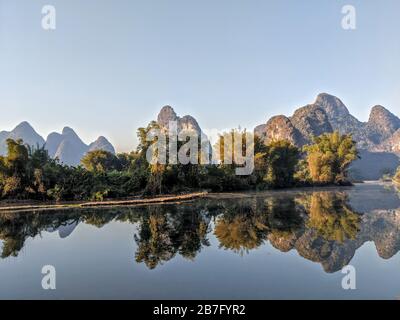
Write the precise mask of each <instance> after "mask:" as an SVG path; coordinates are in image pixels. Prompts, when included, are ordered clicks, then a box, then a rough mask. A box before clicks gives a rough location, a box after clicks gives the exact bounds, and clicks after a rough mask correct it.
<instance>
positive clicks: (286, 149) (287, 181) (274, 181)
mask: <svg viewBox="0 0 400 320" xmlns="http://www.w3.org/2000/svg"><path fill="white" fill-rule="evenodd" d="M299 154H300V152H299V149H298V148H297V147H295V146H294V145H293V144H291V143H290V142H289V141H287V140H277V141H272V142H270V143H269V144H268V145H267V147H266V152H265V153H264V157H265V159H266V170H267V171H266V174H265V176H264V180H265V181H266V182H267V183H268V185H270V186H272V187H274V188H284V187H290V186H293V184H294V173H295V171H296V166H297V164H298V162H299Z"/></svg>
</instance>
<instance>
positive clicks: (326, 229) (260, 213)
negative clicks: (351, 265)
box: [0, 191, 362, 272]
mask: <svg viewBox="0 0 400 320" xmlns="http://www.w3.org/2000/svg"><path fill="white" fill-rule="evenodd" d="M361 217H362V216H361V215H360V214H358V213H356V212H354V211H353V210H352V208H351V207H350V205H349V200H348V198H347V196H346V194H345V193H341V192H331V191H326V192H304V193H298V192H297V193H289V194H276V195H273V196H272V195H268V196H265V195H262V194H259V195H257V194H254V195H253V194H250V195H246V196H244V197H238V198H234V199H203V200H198V201H193V202H190V203H184V204H179V205H172V204H169V205H153V206H141V207H131V208H111V209H110V208H109V209H94V208H91V209H84V210H82V209H80V210H67V211H52V212H30V213H18V212H17V213H11V212H10V213H1V214H0V239H1V240H2V242H3V246H2V252H1V257H2V258H7V257H9V256H17V255H18V253H19V252H20V250H21V249H22V248H23V247H24V243H25V240H26V239H27V238H30V237H32V238H33V237H35V236H37V235H40V234H41V232H43V231H51V232H52V231H57V230H58V231H59V232H60V235H61V229H62V228H64V229H65V230H67V231H64V234H66V236H68V235H69V234H70V233H71V232H72V231H73V229H74V228H75V226H76V225H77V224H79V223H85V224H90V225H93V226H96V227H98V228H101V227H103V226H104V225H106V224H108V223H110V222H112V221H120V222H125V223H130V224H136V226H137V230H136V232H135V234H134V240H135V242H136V249H135V250H136V251H135V253H134V257H135V260H136V262H137V263H144V264H145V265H146V266H147V267H148V268H149V269H154V268H156V267H157V266H159V265H162V264H163V263H165V262H167V261H170V260H171V259H173V258H174V257H176V256H177V255H180V256H182V257H183V258H185V259H188V260H194V259H195V258H196V256H197V255H198V254H199V253H200V252H201V251H202V250H203V249H204V248H206V247H208V246H210V240H209V237H213V236H215V238H216V240H217V241H218V243H219V247H220V248H222V249H224V250H231V251H233V252H235V253H237V254H240V255H244V254H246V253H248V252H250V251H251V250H255V249H257V248H259V247H261V246H262V245H263V244H264V243H265V242H267V241H269V242H270V243H271V244H272V245H273V246H274V247H275V248H277V249H279V250H280V251H282V252H286V251H289V250H291V249H296V250H297V251H298V252H299V253H300V255H301V256H303V257H305V258H307V259H309V260H312V261H318V262H320V263H322V264H323V265H324V264H325V265H324V268H325V269H326V270H327V271H328V272H331V271H334V270H336V269H337V268H339V267H340V266H341V265H342V264H343V263H345V262H347V260H349V259H351V257H352V255H353V254H354V252H353V251H355V250H356V247H357V246H359V245H358V244H357V245H356V244H355V241H356V239H357V237H358V233H359V231H360V224H361ZM66 228H67V229H66ZM68 228H69V229H68ZM352 241H353V242H354V243H353V244H352ZM338 250H339V251H340V252H346V254H341V255H338V253H337V252H338ZM346 250H347V251H348V252H347V251H346ZM336 256H338V257H339V256H340V257H345V258H341V259H342V260H340V261H336V260H335V259H336V258H335V257H336ZM333 260H334V262H332V261H333Z"/></svg>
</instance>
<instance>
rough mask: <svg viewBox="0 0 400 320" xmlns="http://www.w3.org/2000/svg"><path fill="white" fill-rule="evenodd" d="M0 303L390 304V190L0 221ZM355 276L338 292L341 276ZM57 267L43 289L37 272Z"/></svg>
mask: <svg viewBox="0 0 400 320" xmlns="http://www.w3.org/2000/svg"><path fill="white" fill-rule="evenodd" d="M0 239H1V246H0V253H1V258H0V298H3V299H11V298H12V299H14V298H22V299H42V298H47V299H81V298H82V299H87V298H88V299H191V298H197V299H203V298H204V299H214V298H215V299H250V298H251V299H283V298H289V299H292V298H305V299H324V298H334V299H342V298H343V299H359V298H367V299H383V298H387V299H397V298H398V297H400V256H399V254H398V251H399V250H400V198H399V193H398V191H397V190H395V189H394V188H393V187H392V186H390V185H378V184H363V185H357V186H355V187H352V188H342V189H332V188H331V189H318V190H317V189H315V190H312V189H310V190H296V191H285V192H272V193H258V194H240V195H226V196H223V197H221V196H219V197H216V198H214V199H202V200H197V201H193V202H189V203H184V204H180V205H161V206H159V205H156V206H155V205H153V206H145V207H132V208H112V209H111V208H110V209H84V210H73V211H52V212H34V213H1V214H0ZM348 264H351V265H352V266H354V267H355V268H356V271H357V274H356V275H357V278H356V279H357V282H356V285H357V290H350V291H345V290H343V289H342V286H341V281H342V278H343V277H344V274H342V273H341V269H342V268H343V266H345V265H348ZM44 265H53V266H54V267H55V268H56V272H57V273H56V276H57V282H56V285H57V289H56V290H47V291H45V290H43V289H42V287H41V281H42V277H43V275H42V274H41V269H42V267H43V266H44Z"/></svg>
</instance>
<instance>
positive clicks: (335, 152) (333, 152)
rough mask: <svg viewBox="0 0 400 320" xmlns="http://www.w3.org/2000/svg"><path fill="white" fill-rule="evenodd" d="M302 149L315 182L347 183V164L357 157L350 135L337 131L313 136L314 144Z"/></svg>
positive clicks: (354, 144)
mask: <svg viewBox="0 0 400 320" xmlns="http://www.w3.org/2000/svg"><path fill="white" fill-rule="evenodd" d="M304 150H305V151H306V152H307V163H308V169H309V173H310V177H311V179H312V182H313V183H317V184H331V183H334V184H345V183H347V176H348V169H349V166H350V164H351V163H352V162H353V161H354V160H356V159H357V158H358V157H359V156H358V151H357V148H356V143H355V141H353V138H352V136H351V135H346V134H345V135H341V134H340V133H339V132H338V131H335V132H334V133H326V134H323V135H321V136H319V137H316V138H314V144H312V145H310V146H306V147H305V148H304Z"/></svg>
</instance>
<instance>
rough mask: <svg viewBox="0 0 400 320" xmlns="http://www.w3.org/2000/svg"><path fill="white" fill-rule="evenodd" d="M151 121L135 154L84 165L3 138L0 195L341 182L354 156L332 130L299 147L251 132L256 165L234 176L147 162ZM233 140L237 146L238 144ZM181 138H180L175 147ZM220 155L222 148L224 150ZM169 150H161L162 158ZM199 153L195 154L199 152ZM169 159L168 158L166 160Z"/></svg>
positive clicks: (346, 140)
mask: <svg viewBox="0 0 400 320" xmlns="http://www.w3.org/2000/svg"><path fill="white" fill-rule="evenodd" d="M154 128H158V124H157V123H156V122H152V123H150V124H149V125H148V126H147V127H146V128H139V130H138V137H139V145H138V148H137V150H136V151H133V152H131V153H123V154H118V155H113V154H111V153H109V152H107V151H92V152H89V153H87V154H86V155H85V157H84V158H83V159H82V165H81V166H78V167H69V166H65V165H63V164H60V163H59V162H58V160H57V159H51V158H50V157H49V155H48V153H47V151H46V150H45V148H44V147H43V148H36V149H33V148H30V147H27V146H25V145H24V144H23V141H21V140H19V141H14V140H11V139H9V140H7V147H8V154H7V156H4V157H2V156H0V198H3V199H36V200H55V201H81V200H98V201H101V200H103V199H105V198H123V197H131V196H136V195H146V194H147V195H154V194H162V193H180V192H187V191H191V190H200V189H201V190H204V189H206V190H211V191H235V190H248V189H266V188H284V187H292V186H298V185H307V184H308V185H310V184H343V183H346V182H347V170H348V167H349V165H350V163H351V162H352V161H353V160H355V159H356V158H357V157H358V153H357V150H356V147H355V142H354V141H353V140H352V138H351V136H348V135H340V134H339V133H338V132H335V133H333V134H324V135H322V136H320V137H316V138H315V140H314V144H312V145H310V146H306V147H305V148H304V150H299V149H298V148H297V147H295V146H294V145H292V144H291V143H290V142H288V141H283V140H278V141H271V142H270V143H269V144H264V143H263V142H262V141H261V140H260V139H259V138H258V137H257V136H256V137H254V138H253V139H252V141H253V143H254V145H252V148H253V149H254V155H255V157H254V170H253V172H252V174H251V175H245V176H240V175H237V174H236V172H235V169H236V168H237V167H238V166H240V165H239V164H238V163H235V161H233V162H232V163H225V162H224V158H221V161H220V162H218V163H212V164H203V165H198V164H190V163H189V164H185V165H184V164H159V163H155V164H151V163H149V162H148V161H147V159H146V153H147V151H148V149H149V148H150V147H151V145H152V143H153V142H152V141H147V139H146V137H147V133H148V132H149V131H150V130H152V129H154ZM229 135H232V136H236V137H237V136H239V137H243V138H244V137H245V136H248V135H249V134H248V133H246V131H240V130H232V132H230V133H225V134H223V135H221V137H220V140H219V142H218V143H217V145H216V146H215V148H214V149H219V150H220V151H223V150H221V148H222V146H223V145H224V143H223V139H224V138H226V137H228V136H229ZM243 141H244V140H242V139H239V142H238V143H240V144H243ZM183 143H184V142H179V144H178V148H179V147H180V146H181V145H182V144H183ZM223 153H224V152H222V154H223ZM168 157H169V154H168V152H167V160H168ZM199 157H200V155H199ZM167 163H168V161H167Z"/></svg>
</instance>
